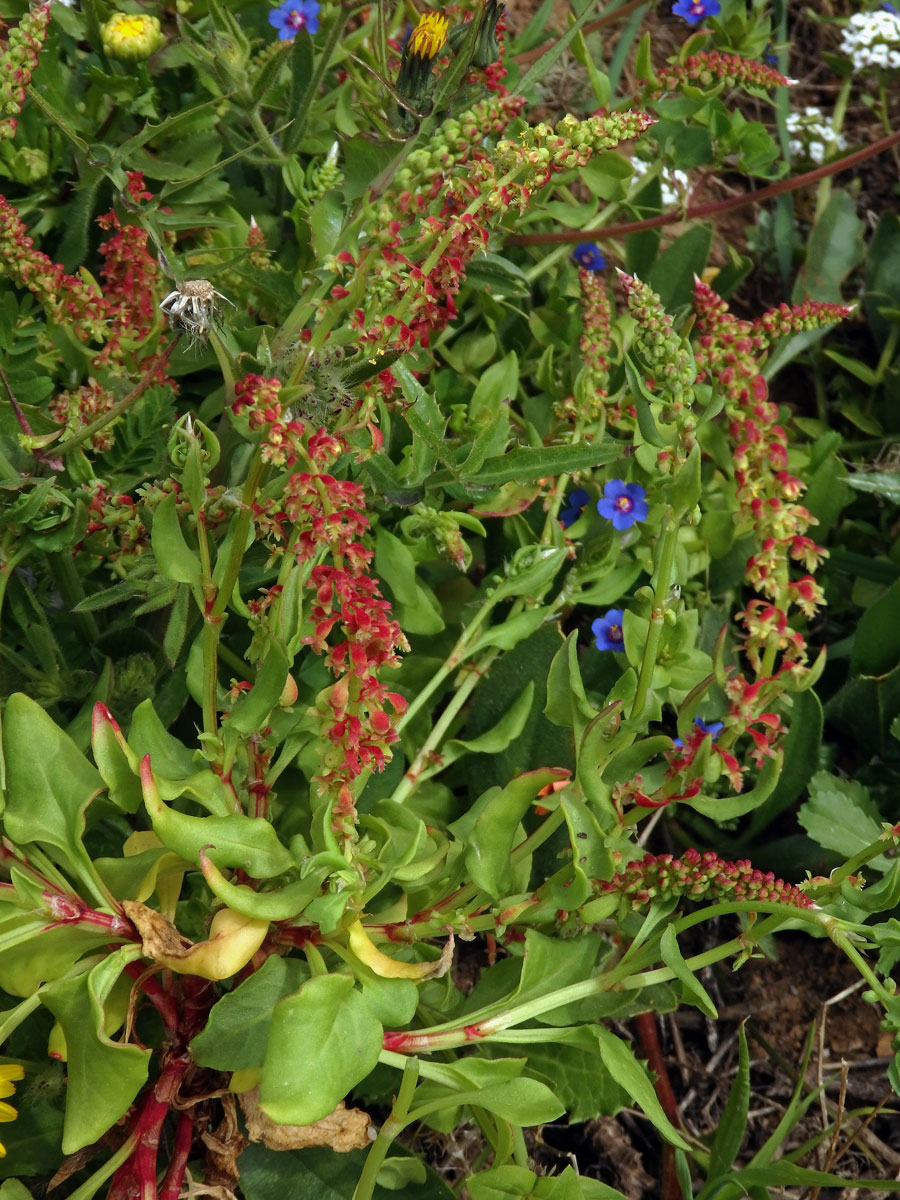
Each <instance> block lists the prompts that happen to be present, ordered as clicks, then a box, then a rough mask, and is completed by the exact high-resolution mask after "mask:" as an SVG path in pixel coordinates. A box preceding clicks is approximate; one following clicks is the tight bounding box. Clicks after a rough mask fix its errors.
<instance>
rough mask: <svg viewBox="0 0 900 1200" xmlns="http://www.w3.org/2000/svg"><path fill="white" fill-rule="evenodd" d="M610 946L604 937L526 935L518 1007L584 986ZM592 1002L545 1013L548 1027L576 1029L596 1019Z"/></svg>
mask: <svg viewBox="0 0 900 1200" xmlns="http://www.w3.org/2000/svg"><path fill="white" fill-rule="evenodd" d="M605 945H606V943H605V941H604V939H603V938H602V937H601V935H600V934H595V933H590V934H585V935H584V936H583V937H579V938H570V939H566V940H560V939H559V938H551V937H545V936H544V935H543V934H541V933H538V932H537V931H536V930H534V929H529V930H527V931H526V933H525V958H524V962H523V964H522V975H521V978H520V980H519V986H518V988H517V989H516V993H515V1003H516V1004H517V1005H518V1004H524V1003H527V1002H528V1001H531V1000H537V999H539V998H540V997H541V996H547V995H549V994H550V993H551V992H555V991H558V990H559V989H560V988H565V987H568V986H569V984H572V983H581V982H583V981H584V980H585V979H590V978H591V976H592V975H593V974H594V973H595V971H596V968H597V963H598V960H599V958H600V955H601V951H602V950H603V948H604V946H605ZM592 1016H593V1014H592V1012H591V1001H590V999H589V1000H586V1001H577V1002H576V1003H574V1004H566V1005H563V1006H558V1007H557V1008H553V1009H551V1010H549V1011H548V1012H545V1013H542V1014H541V1016H540V1017H539V1020H540V1021H542V1022H543V1023H544V1024H545V1025H574V1024H575V1023H576V1022H578V1021H587V1020H590V1019H591V1018H592Z"/></svg>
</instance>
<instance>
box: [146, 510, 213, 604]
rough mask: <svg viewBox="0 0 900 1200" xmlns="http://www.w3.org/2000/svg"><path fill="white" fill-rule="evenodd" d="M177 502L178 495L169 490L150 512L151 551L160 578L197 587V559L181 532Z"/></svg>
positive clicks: (199, 574) (199, 577)
mask: <svg viewBox="0 0 900 1200" xmlns="http://www.w3.org/2000/svg"><path fill="white" fill-rule="evenodd" d="M177 504H178V496H177V495H176V494H175V492H170V493H169V495H168V496H166V498H165V499H164V500H163V502H162V503H161V504H160V505H159V507H158V508H157V509H156V512H155V513H154V514H153V528H152V530H151V531H150V541H151V543H152V545H153V553H154V554H155V555H156V561H157V563H158V564H159V570H160V574H161V575H162V576H163V577H164V578H166V579H171V580H173V581H174V582H175V583H189V584H190V585H191V586H192V587H199V586H200V580H201V577H202V576H201V571H200V560H199V558H198V557H197V554H196V553H195V552H194V551H193V550H191V548H190V547H189V546H188V544H187V542H186V541H185V538H184V534H183V533H182V532H181V524H180V522H179V520H178V510H177V508H176V505H177Z"/></svg>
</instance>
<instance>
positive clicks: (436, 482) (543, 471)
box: [426, 442, 621, 488]
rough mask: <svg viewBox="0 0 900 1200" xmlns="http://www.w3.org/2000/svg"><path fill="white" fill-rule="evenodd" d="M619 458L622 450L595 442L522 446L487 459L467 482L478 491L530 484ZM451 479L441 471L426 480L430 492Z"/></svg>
mask: <svg viewBox="0 0 900 1200" xmlns="http://www.w3.org/2000/svg"><path fill="white" fill-rule="evenodd" d="M620 455H621V448H620V447H619V446H617V445H616V444H615V443H614V442H594V443H591V445H589V446H542V447H540V448H532V447H530V446H519V447H517V448H516V449H515V450H511V451H510V452H509V453H508V454H503V455H499V456H498V457H497V458H488V459H486V460H485V462H484V464H483V466H482V467H481V468H480V469H479V470H478V471H477V472H476V473H475V474H474V475H473V476H472V477H471V478H470V479H467V480H466V481H465V482H466V483H467V484H469V485H471V484H477V485H478V486H479V487H488V486H493V485H496V484H500V483H509V482H510V481H511V480H515V481H516V482H517V483H531V482H532V480H535V479H543V478H544V477H545V476H546V475H561V474H562V473H563V472H567V473H571V472H574V471H587V470H589V469H590V468H591V467H602V466H605V465H606V464H607V463H611V462H615V461H616V460H617V459H618V458H619V457H620ZM452 478H453V476H452V474H451V472H449V471H438V472H436V473H435V474H434V475H431V476H430V477H429V478H428V479H427V480H426V485H427V486H428V487H429V488H433V487H439V486H440V487H442V486H443V485H444V484H445V483H449V482H450V481H451V480H452Z"/></svg>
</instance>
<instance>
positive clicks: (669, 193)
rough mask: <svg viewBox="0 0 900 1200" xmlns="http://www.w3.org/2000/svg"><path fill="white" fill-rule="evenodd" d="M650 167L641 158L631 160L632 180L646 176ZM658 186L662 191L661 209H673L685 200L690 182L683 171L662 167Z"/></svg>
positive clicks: (650, 164)
mask: <svg viewBox="0 0 900 1200" xmlns="http://www.w3.org/2000/svg"><path fill="white" fill-rule="evenodd" d="M652 165H653V164H652V163H649V162H647V161H646V160H645V159H643V158H633V159H632V160H631V167H632V171H633V172H634V174H633V178H634V179H640V178H641V176H642V175H646V174H647V172H648V171H649V170H650V167H651V166H652ZM659 186H660V189H661V191H662V203H663V208H675V207H676V206H677V205H679V204H683V203H684V202H685V201H686V200H687V197H688V192H689V191H690V188H691V181H690V179H689V178H688V176H687V173H686V172H685V171H674V170H672V168H671V167H663V169H662V170H661V171H660V173H659Z"/></svg>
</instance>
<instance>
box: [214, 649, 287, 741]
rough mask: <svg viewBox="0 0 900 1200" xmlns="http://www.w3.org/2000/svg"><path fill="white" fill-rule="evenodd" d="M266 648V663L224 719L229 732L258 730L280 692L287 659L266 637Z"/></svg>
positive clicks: (276, 701)
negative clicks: (226, 720) (248, 689)
mask: <svg viewBox="0 0 900 1200" xmlns="http://www.w3.org/2000/svg"><path fill="white" fill-rule="evenodd" d="M266 645H267V647H268V653H267V654H266V661H265V662H264V663H263V665H262V667H261V668H260V670H259V672H258V674H257V676H256V679H255V680H254V681H253V687H252V688H251V689H250V691H249V692H248V693H247V694H246V695H244V696H241V697H240V699H239V700H238V701H237V702H236V703H235V705H234V707H233V708H232V710H231V713H230V715H229V717H228V727H229V729H236V730H237V731H238V732H239V733H255V732H257V731H262V730H263V729H264V728H265V726H266V724H267V722H268V718H269V714H270V713H271V712H272V709H273V708H274V707H275V705H276V704H277V703H278V701H279V699H280V698H281V693H282V692H283V691H284V685H285V683H286V681H287V677H288V671H289V670H290V666H291V664H290V660H289V659H288V656H287V654H286V653H285V650H284V647H283V646H282V645H281V643H280V642H279V641H277V640H276V639H275V638H273V637H270V638H268V639H267V641H266Z"/></svg>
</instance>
